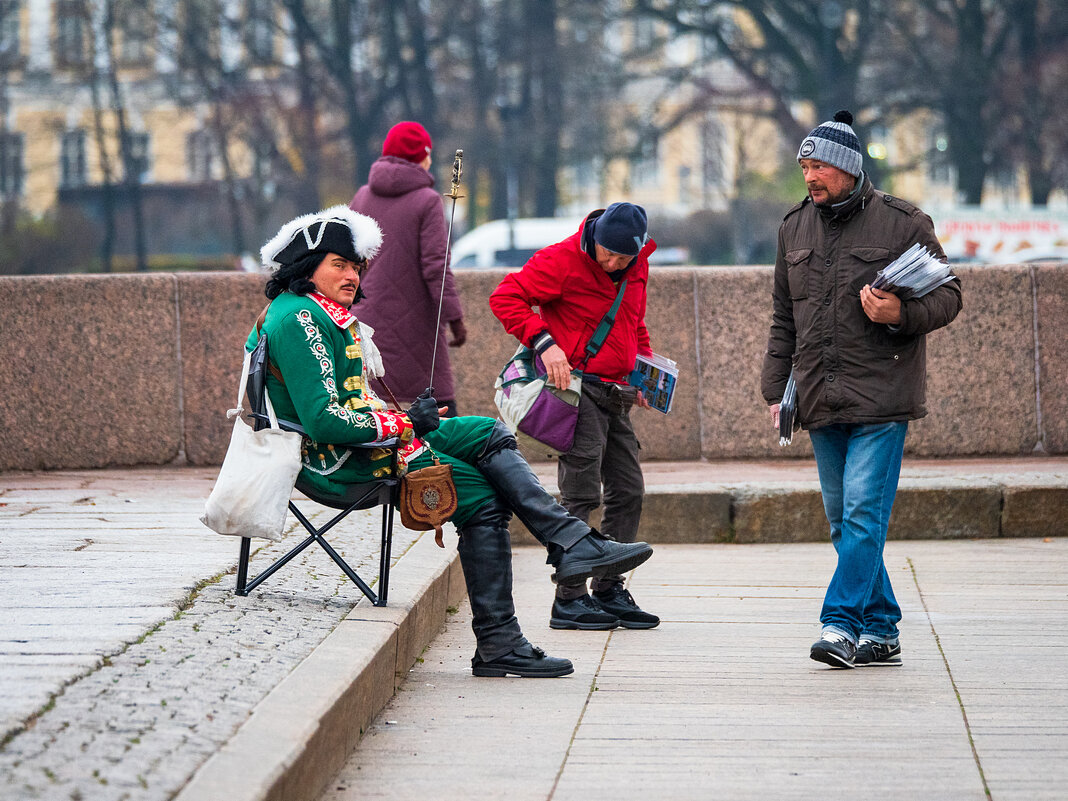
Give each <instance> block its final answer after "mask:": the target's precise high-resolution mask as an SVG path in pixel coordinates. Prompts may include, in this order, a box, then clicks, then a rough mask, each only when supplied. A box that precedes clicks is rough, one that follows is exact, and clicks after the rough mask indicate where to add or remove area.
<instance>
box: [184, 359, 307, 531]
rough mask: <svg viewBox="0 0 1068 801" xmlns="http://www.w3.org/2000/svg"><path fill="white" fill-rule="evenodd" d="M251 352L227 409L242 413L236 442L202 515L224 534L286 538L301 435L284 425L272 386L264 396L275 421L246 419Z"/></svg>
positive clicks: (236, 422)
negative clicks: (257, 425)
mask: <svg viewBox="0 0 1068 801" xmlns="http://www.w3.org/2000/svg"><path fill="white" fill-rule="evenodd" d="M249 357H250V354H249V353H248V352H246V353H245V363H244V366H243V367H242V368H241V383H240V384H238V385H237V408H236V409H230V410H229V411H228V412H227V413H226V415H227V417H228V418H230V417H233V418H236V419H235V420H234V432H233V434H231V435H230V447H229V448H228V449H227V450H226V458H225V459H223V463H222V468H221V469H220V470H219V478H218V479H216V481H215V488H214V489H212V491H211V495H210V496H209V497H208V502H207V504H206V506H205V508H204V514H203V516H202V517H201V518H200V521H201V522H202V523H203V524H204V525H205V526H207V527H208V528H210V529H212V530H213V531H217V532H218V533H219V534H230V535H232V536H235V537H262V538H264V539H268V540H275V541H277V540H280V539H282V529H283V528H284V527H285V522H286V509H287V508H288V506H289V496H290V495H291V494H292V493H293V485H294V484H295V483H296V481H297V473H299V472H300V440H301V437H300V434H298V433H296V432H295V431H283V430H282V429H280V428H279V427H278V418H277V417H276V416H275V413H274V407H273V406H272V405H271V399H270V397H268V395H267V389H266V387H264V391H263V396H264V400H265V401H266V405H267V415H268V417H270V420H271V427H270V428H264V429H261V430H260V431H253V430H252V428H251V427H250V426H249V425H248V423H246V422H245V421H244V420H242V419H241V415H242V413H243V412H244V411H245V410H244V408H243V407H242V406H241V399H242V397H243V396H244V394H245V382H246V381H247V380H248V370H249Z"/></svg>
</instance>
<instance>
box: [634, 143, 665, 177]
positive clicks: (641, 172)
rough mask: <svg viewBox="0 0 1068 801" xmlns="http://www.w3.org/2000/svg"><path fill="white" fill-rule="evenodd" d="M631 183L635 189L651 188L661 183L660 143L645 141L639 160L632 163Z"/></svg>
mask: <svg viewBox="0 0 1068 801" xmlns="http://www.w3.org/2000/svg"><path fill="white" fill-rule="evenodd" d="M630 183H631V186H634V187H644V188H647V189H648V188H650V187H655V186H656V185H657V184H659V183H660V143H659V142H658V141H656V140H653V141H649V140H644V141H643V142H642V144H641V147H640V150H639V155H638V157H637V158H634V159H631V162H630Z"/></svg>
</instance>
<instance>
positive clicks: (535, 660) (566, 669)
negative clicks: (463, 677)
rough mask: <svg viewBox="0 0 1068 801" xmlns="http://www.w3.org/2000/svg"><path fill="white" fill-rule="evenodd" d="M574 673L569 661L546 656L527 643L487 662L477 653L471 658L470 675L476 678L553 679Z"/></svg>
mask: <svg viewBox="0 0 1068 801" xmlns="http://www.w3.org/2000/svg"><path fill="white" fill-rule="evenodd" d="M574 672H575V666H574V665H572V664H571V660H569V659H561V658H559V657H554V656H547V655H546V653H545V652H544V651H543V650H541V649H540V648H539V647H538V646H536V645H531V644H530V643H529V642H528V643H524V644H523V645H520V646H519V647H518V648H516V649H515V650H514V651H509V652H508V653H506V654H503V655H502V656H498V657H497V658H496V659H493V660H491V661H489V662H486V661H485V660H483V659H482V657H480V656H479V655H478V651H475V655H474V656H473V657H472V658H471V673H473V674H474V675H476V676H488V677H492V678H503V677H504V676H507V675H508V674H509V673H511V674H512V675H513V676H521V677H523V678H531V679H554V678H556V677H557V676H567V675H568V674H571V673H574Z"/></svg>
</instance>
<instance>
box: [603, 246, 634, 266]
mask: <svg viewBox="0 0 1068 801" xmlns="http://www.w3.org/2000/svg"><path fill="white" fill-rule="evenodd" d="M594 248H595V249H596V251H597V263H598V264H600V265H601V269H603V270H604V271H605V272H606V273H615V272H619V271H620V270H622V269H623V268H624V267H626V266H627V265H628V264H630V263H631V261H633V260H634V257H633V256H628V255H627V254H626V253H616V252H615V251H614V250H609V249H608V248H605V247H601V246H600V245H597V244H594Z"/></svg>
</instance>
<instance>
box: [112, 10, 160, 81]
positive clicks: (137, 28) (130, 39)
mask: <svg viewBox="0 0 1068 801" xmlns="http://www.w3.org/2000/svg"><path fill="white" fill-rule="evenodd" d="M120 25H121V26H122V37H121V40H120V41H121V45H120V47H119V60H120V61H121V62H122V64H123V65H124V66H128V67H132V66H147V65H148V64H150V63H151V61H152V36H153V33H154V31H153V21H152V10H151V8H150V7H149V6H148V5H147V4H146V3H143V2H127V3H125V4H124V5H123V6H122V13H121V15H120Z"/></svg>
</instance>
